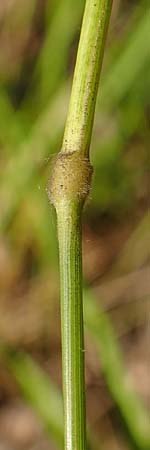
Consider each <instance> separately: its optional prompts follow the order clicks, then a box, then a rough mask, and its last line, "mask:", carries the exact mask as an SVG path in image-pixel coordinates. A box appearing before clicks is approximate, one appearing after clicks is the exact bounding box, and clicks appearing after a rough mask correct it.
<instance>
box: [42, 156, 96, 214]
mask: <svg viewBox="0 0 150 450" xmlns="http://www.w3.org/2000/svg"><path fill="white" fill-rule="evenodd" d="M92 172H93V170H92V166H91V164H90V161H89V159H88V158H85V157H83V156H82V155H80V153H79V152H78V151H73V152H67V153H64V152H60V153H59V154H58V156H57V157H56V158H55V160H54V162H53V168H52V175H51V179H50V182H49V186H48V196H49V199H50V201H51V203H52V204H53V205H54V206H55V208H56V209H57V208H58V205H59V204H60V203H62V202H64V201H65V202H66V201H69V202H71V201H75V200H76V201H78V202H79V203H84V201H85V199H86V197H87V196H88V194H89V190H90V186H91V177H92Z"/></svg>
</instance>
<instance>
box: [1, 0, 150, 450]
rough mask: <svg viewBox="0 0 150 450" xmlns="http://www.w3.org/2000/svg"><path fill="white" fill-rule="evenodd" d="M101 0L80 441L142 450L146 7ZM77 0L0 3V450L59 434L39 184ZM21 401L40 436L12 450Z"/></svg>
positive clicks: (53, 246) (146, 440)
mask: <svg viewBox="0 0 150 450" xmlns="http://www.w3.org/2000/svg"><path fill="white" fill-rule="evenodd" d="M113 3H114V4H113V13H112V18H111V24H110V30H109V35H108V40H107V48H106V53H105V58H104V65H103V72H102V79H101V83H100V89H99V96H98V101H97V108H96V118H95V125H94V132H93V138H92V151H91V154H92V162H93V165H94V169H95V170H94V176H93V188H92V192H91V194H90V199H89V201H88V204H87V207H86V208H85V215H84V224H83V228H84V233H83V265H84V279H85V285H86V290H85V325H86V330H85V331H86V354H85V357H86V384H87V415H88V422H89V446H90V448H91V449H93V450H94V449H95V450H96V449H100V448H101V449H104V450H127V449H129V448H133V449H138V450H140V449H141V450H144V449H147V450H148V449H149V448H150V436H149V431H148V424H147V419H148V407H149V400H150V389H149V388H150V386H149V381H148V360H149V354H148V353H149V350H148V326H149V324H148V320H147V317H148V316H149V294H150V286H149V279H150V271H149V261H150V240H149V228H150V217H149V213H148V205H149V164H150V153H149V141H150V139H149V138H150V130H149V109H150V100H149V91H150V76H149V74H150V40H149V24H150V6H149V1H148V0H138V1H133V2H130V1H128V0H123V1H121V0H114V2H113ZM83 8H84V1H83V0H82V1H81V0H80V1H79V0H77V1H76V3H75V5H74V3H73V1H72V0H59V1H58V0H55V1H54V0H26V1H25V0H22V2H20V1H19V0H12V1H10V0H1V2H0V338H1V348H0V352H1V373H0V447H1V446H2V448H3V450H7V448H8V446H9V448H10V450H17V449H19V450H22V449H25V450H39V449H40V448H42V450H45V449H46V450H48V449H49V450H50V449H51V450H53V449H55V448H56V449H57V448H61V447H62V442H63V429H62V428H63V420H62V414H63V413H62V406H61V398H60V393H59V389H60V386H61V350H60V319H59V285H58V255H57V253H58V252H57V242H56V230H55V215H54V211H53V210H52V208H51V206H50V205H49V204H48V200H47V194H46V185H47V181H48V178H49V171H50V163H51V159H52V156H53V155H55V154H56V152H57V151H58V150H59V149H60V147H61V139H62V134H63V127H64V123H65V117H66V111H67V105H68V99H69V94H70V87H71V80H72V75H73V69H74V63H75V57H76V51H77V45H78V40H79V33H80V26H81V20H82V13H83ZM114 330H115V331H114ZM123 359H124V362H123V361H122V360H123ZM24 398H25V399H27V401H28V402H29V404H30V406H31V407H32V408H33V410H35V412H37V413H38V415H39V417H40V420H41V423H43V424H44V427H45V428H46V429H47V431H48V435H49V437H50V440H48V441H47V438H46V433H44V431H40V433H41V437H40V439H41V440H42V441H40V443H39V444H38V441H39V437H38V439H37V437H36V436H35V439H33V441H32V442H28V443H26V446H24V447H23V444H21V441H20V444H19V443H18V442H19V441H18V440H17V439H19V438H17V437H16V438H14V440H13V438H11V432H8V430H9V429H8V428H7V427H5V426H4V424H5V422H6V421H7V420H8V416H9V411H10V406H11V405H12V404H13V405H15V406H14V407H15V408H16V411H17V408H18V406H17V405H18V401H19V402H20V403H19V404H20V405H22V404H24V403H23V402H24ZM5 411H6V412H7V414H4V413H5ZM16 417H17V415H16ZM4 418H5V420H4ZM24 420H25V419H24ZM16 421H17V419H16ZM23 423H24V422H23ZM39 423H40V422H39ZM1 424H2V425H1ZM5 428H6V431H7V433H5ZM13 428H14V429H15V419H13ZM39 428H40V425H39ZM9 434H10V436H9ZM1 436H2V437H1ZM17 436H18V435H17ZM38 436H39V435H38ZM36 439H37V440H36ZM41 442H42V443H41ZM99 443H100V444H99ZM38 445H39V447H38ZM54 445H56V447H54Z"/></svg>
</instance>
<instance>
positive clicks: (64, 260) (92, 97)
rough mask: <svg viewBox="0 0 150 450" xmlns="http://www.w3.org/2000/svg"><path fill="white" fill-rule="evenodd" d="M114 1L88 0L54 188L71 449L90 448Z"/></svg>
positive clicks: (67, 442)
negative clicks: (101, 94) (89, 310)
mask: <svg viewBox="0 0 150 450" xmlns="http://www.w3.org/2000/svg"><path fill="white" fill-rule="evenodd" d="M111 6H112V1H111V0H97V1H96V0H95V1H93V0H87V1H86V6H85V12H84V17H83V23H82V29H81V36H80V42H79V48H78V54H77V61H76V67H75V73H74V80H73V86H72V92H71V98H70V103H69V110H68V115H67V121H66V127H65V133H64V139H63V144H62V148H61V152H60V153H59V154H58V156H57V158H56V159H55V161H54V166H53V174H52V177H51V182H50V188H49V197H50V200H51V202H52V203H53V204H54V206H55V209H56V214H57V229H58V243H59V261H60V291H61V329H62V369H63V403H64V448H65V450H85V449H86V448H87V444H86V408H85V380H84V336H83V304H82V303H83V302H82V248H81V243H82V225H81V221H82V212H83V205H84V203H85V200H86V198H87V196H88V193H89V189H90V184H91V176H92V167H91V164H90V160H89V147H90V141H91V134H92V128H93V119H94V111H95V103H96V98H97V90H98V83H99V75H100V70H101V65H102V59H103V52H104V45H105V39H106V34H107V28H108V23H109V17H110V12H111Z"/></svg>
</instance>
